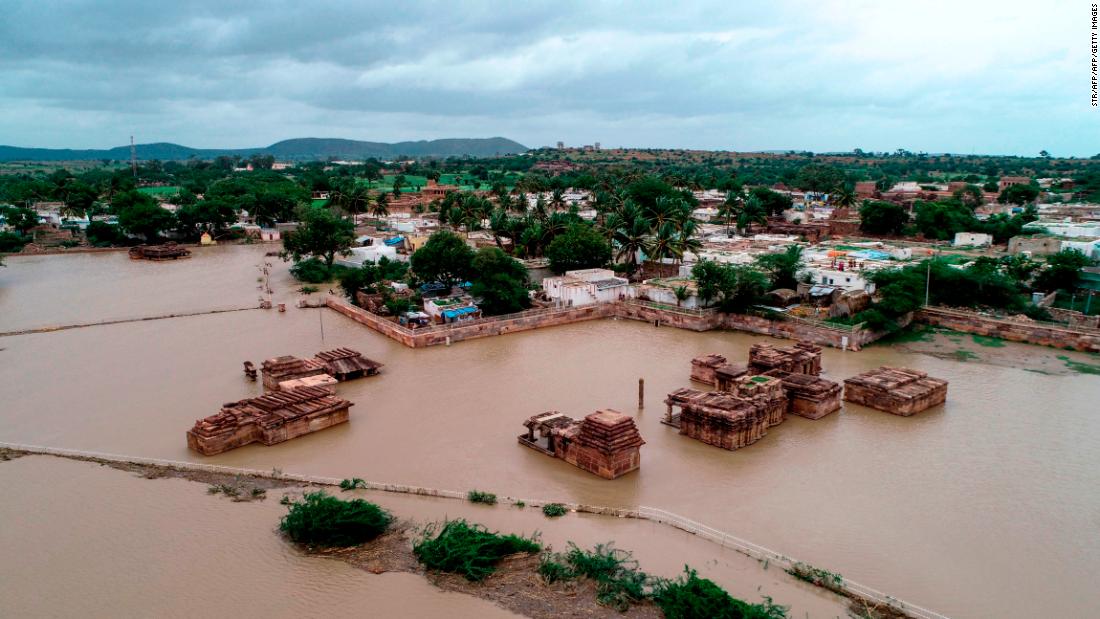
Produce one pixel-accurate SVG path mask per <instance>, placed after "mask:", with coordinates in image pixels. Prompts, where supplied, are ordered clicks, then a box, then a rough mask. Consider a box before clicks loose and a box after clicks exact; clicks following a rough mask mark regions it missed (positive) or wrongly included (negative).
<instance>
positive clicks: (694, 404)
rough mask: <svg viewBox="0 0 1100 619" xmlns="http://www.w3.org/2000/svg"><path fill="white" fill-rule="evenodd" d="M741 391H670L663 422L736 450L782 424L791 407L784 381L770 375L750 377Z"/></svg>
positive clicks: (741, 385)
mask: <svg viewBox="0 0 1100 619" xmlns="http://www.w3.org/2000/svg"><path fill="white" fill-rule="evenodd" d="M738 387H739V390H740V393H737V394H735V393H730V392H728V391H699V390H697V389H677V390H676V391H673V392H672V393H670V394H668V398H666V399H665V405H666V406H668V412H667V414H666V416H665V419H664V420H662V422H663V423H665V424H667V425H670V426H673V427H676V428H679V429H680V434H683V435H684V436H687V437H689V438H693V439H696V440H699V441H702V442H704V443H707V444H708V445H714V446H716V447H721V448H723V449H729V450H735V449H740V448H742V447H745V446H747V445H751V444H753V443H755V442H756V441H758V440H760V439H761V438H763V437H764V435H765V434H767V433H768V428H769V427H771V426H774V425H777V424H779V423H782V421H783V416H784V412H785V411H786V408H787V401H786V396H785V395H784V394H783V389H782V386H781V385H780V381H779V380H778V379H775V378H771V377H767V376H746V377H743V378H742V380H741V382H740V383H739V385H738ZM677 407H678V408H679V409H680V410H679V412H677V411H676V410H675V409H676V408H677Z"/></svg>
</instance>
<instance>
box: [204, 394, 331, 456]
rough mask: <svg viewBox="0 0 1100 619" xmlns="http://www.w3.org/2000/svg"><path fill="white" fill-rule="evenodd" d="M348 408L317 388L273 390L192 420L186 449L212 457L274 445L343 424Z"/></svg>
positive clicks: (224, 406)
mask: <svg viewBox="0 0 1100 619" xmlns="http://www.w3.org/2000/svg"><path fill="white" fill-rule="evenodd" d="M351 406H352V403H351V402H349V401H347V400H344V399H341V398H338V397H336V396H334V395H332V394H331V393H329V391H327V390H326V389H322V388H319V387H300V388H297V389H290V390H287V391H273V392H270V393H266V394H264V395H262V396H259V397H256V398H248V399H245V400H240V401H239V402H230V403H228V404H224V405H222V409H221V411H219V412H218V413H217V414H216V415H211V416H209V417H207V418H205V419H200V420H198V421H196V422H195V425H194V427H192V428H191V429H190V430H188V431H187V446H188V447H189V448H191V449H192V450H194V451H197V452H199V453H201V454H203V455H204V456H212V455H214V454H220V453H222V452H224V451H229V450H230V449H234V448H236V447H240V446H242V445H247V444H249V443H255V442H259V443H263V444H264V445H274V444H276V443H281V442H283V441H287V440H290V439H292V438H296V437H299V436H302V435H303V434H309V433H310V432H316V431H318V430H323V429H325V428H328V427H330V426H334V425H336V424H338V423H344V422H345V421H347V420H348V409H349V408H351Z"/></svg>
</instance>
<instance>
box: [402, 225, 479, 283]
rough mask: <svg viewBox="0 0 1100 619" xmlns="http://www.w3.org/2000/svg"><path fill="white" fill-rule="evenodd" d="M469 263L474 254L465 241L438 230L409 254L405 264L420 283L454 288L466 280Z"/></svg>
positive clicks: (469, 270)
mask: <svg viewBox="0 0 1100 619" xmlns="http://www.w3.org/2000/svg"><path fill="white" fill-rule="evenodd" d="M473 260H474V250H472V249H470V246H469V245H467V244H466V241H464V240H462V238H461V237H460V236H458V235H457V234H455V233H454V232H450V231H447V230H440V231H439V232H436V233H434V234H432V236H431V237H430V238H429V239H428V242H427V243H425V244H424V246H423V247H421V248H420V249H418V250H416V251H415V252H413V255H412V256H411V257H410V258H409V264H410V266H411V268H412V272H413V274H415V275H416V277H417V278H418V279H420V280H421V281H425V282H442V283H443V284H445V285H448V286H454V285H455V284H457V283H459V282H463V281H466V280H468V279H469V278H470V276H471V273H472V264H473Z"/></svg>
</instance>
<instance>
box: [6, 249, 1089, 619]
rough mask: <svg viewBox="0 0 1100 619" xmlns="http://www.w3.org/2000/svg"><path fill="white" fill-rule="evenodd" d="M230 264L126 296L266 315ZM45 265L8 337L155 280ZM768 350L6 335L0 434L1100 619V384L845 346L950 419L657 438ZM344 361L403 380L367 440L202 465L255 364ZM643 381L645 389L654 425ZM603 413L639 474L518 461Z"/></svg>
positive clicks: (152, 329) (908, 594) (142, 332)
mask: <svg viewBox="0 0 1100 619" xmlns="http://www.w3.org/2000/svg"><path fill="white" fill-rule="evenodd" d="M218 251H219V252H220V253H219V254H217V256H218V257H217V262H218V264H219V265H220V266H219V269H218V270H216V271H214V272H209V271H204V277H205V278H206V281H205V282H204V283H203V284H201V285H200V284H194V285H192V284H190V283H189V284H187V285H184V284H183V283H178V284H177V285H175V286H166V287H160V288H157V289H156V294H155V295H152V296H150V295H146V294H139V293H136V292H135V293H134V295H133V296H132V297H128V298H126V299H125V303H124V306H125V308H126V312H125V313H127V314H137V315H141V314H154V313H157V311H158V310H160V309H162V308H165V307H172V306H177V305H178V306H181V307H186V308H188V309H192V310H194V309H200V308H203V307H210V306H224V305H231V304H232V303H228V302H227V301H226V298H227V297H232V296H233V295H237V296H239V297H240V298H242V299H248V298H250V297H249V295H251V293H252V292H254V290H252V289H251V288H250V287H254V285H255V283H254V281H244V282H243V283H241V284H238V282H241V280H242V279H243V280H250V279H253V280H254V277H252V276H253V267H252V265H253V264H254V263H255V262H256V256H262V250H257V249H256V248H219V250H218ZM97 258H98V256H97ZM70 259H73V258H72V257H65V258H63V259H59V258H53V260H57V261H59V262H65V261H67V260H70ZM39 260H41V261H43V262H36V263H34V264H17V262H16V261H14V260H13V261H12V262H11V265H12V266H11V268H9V269H6V270H5V272H4V273H0V277H5V278H6V277H7V276H8V273H7V272H6V271H20V270H21V269H22V272H19V273H18V274H17V275H16V276H15V277H14V283H11V281H12V280H8V281H9V283H5V284H3V286H4V291H3V293H2V296H0V316H4V318H2V320H3V321H4V323H5V325H4V326H8V325H7V324H6V323H7V322H8V321H9V319H8V317H7V312H8V311H9V310H11V309H12V308H13V307H15V306H14V305H13V304H16V305H18V308H17V309H15V310H14V311H15V313H16V314H17V315H20V316H23V317H24V318H23V319H22V320H21V322H14V321H13V322H12V325H11V326H25V325H27V324H28V323H30V324H34V322H35V317H40V318H41V320H43V321H45V322H50V323H55V322H60V321H63V317H64V315H63V314H62V309H60V308H57V307H54V306H53V303H55V302H56V301H57V299H58V298H61V297H62V296H63V294H62V293H61V292H56V291H55V289H65V290H69V291H70V292H67V293H64V294H70V295H73V296H74V297H75V298H83V297H85V296H94V291H95V290H96V289H98V288H99V287H108V288H111V289H114V290H126V289H132V288H131V285H130V284H124V283H120V282H119V281H118V280H127V279H128V278H131V277H137V278H141V277H143V275H141V274H143V273H144V272H145V267H146V266H148V265H146V264H145V263H131V262H129V261H127V260H125V259H122V260H118V261H116V262H112V263H111V264H112V265H113V268H114V270H113V271H111V272H110V273H98V274H97V273H96V272H94V271H90V272H85V273H83V275H82V276H81V277H75V276H73V275H71V274H70V271H68V270H67V269H65V268H64V267H63V266H57V265H54V264H52V263H51V262H50V261H49V260H48V259H45V258H42V259H39ZM184 264H187V265H196V266H195V268H196V269H198V267H199V266H200V265H202V264H203V262H202V260H201V259H193V260H191V261H188V262H186V263H179V264H169V265H166V266H167V268H168V269H177V268H180V265H184ZM153 266H162V265H153ZM187 268H190V267H187V266H184V267H183V269H187ZM279 269H280V271H279V273H277V275H276V282H277V283H276V294H277V295H283V298H284V299H288V298H290V297H289V294H290V291H289V282H288V281H287V280H286V278H285V267H284V266H280V267H279ZM135 273H137V274H135ZM176 277H179V276H176ZM40 278H48V279H49V280H50V283H49V285H47V284H46V283H43V282H40V281H39V279H40ZM178 281H179V282H184V281H185V278H182V277H181V278H180V279H179V280H178ZM28 282H37V283H33V284H29V283H28ZM236 285H241V286H242V287H244V288H246V290H243V291H236V289H235V286H236ZM25 286H26V287H27V288H25ZM207 290H210V291H216V292H214V293H210V292H207ZM47 291H49V292H47ZM15 298H18V299H19V300H18V302H17V303H16V301H14V300H13V299H15ZM279 300H280V299H278V298H277V299H276V301H279ZM32 308H33V309H32ZM92 310H94V312H92V313H93V314H94V315H92V316H89V317H85V316H84V314H83V313H81V312H80V311H79V309H77V308H65V309H64V311H65V312H72V315H74V316H78V317H79V318H80V320H81V321H84V320H86V319H87V318H99V317H109V316H112V315H111V314H110V313H109V312H110V310H108V309H107V308H106V306H104V305H98V306H93V307H92V309H91V310H89V311H90V312H91V311H92ZM322 321H323V324H324V335H325V339H324V341H323V342H322V340H321V335H320V333H321V331H320V323H321V322H322ZM0 330H3V329H0ZM760 339H761V338H756V337H751V336H747V335H744V334H738V333H702V334H700V333H691V332H686V331H679V330H675V329H669V328H654V327H652V326H650V325H647V324H643V323H635V322H626V321H600V322H589V323H582V324H577V325H572V326H567V327H559V328H555V329H550V330H543V331H539V332H532V333H522V334H515V335H509V336H506V337H499V338H490V339H485V340H475V341H469V342H463V343H461V344H457V345H455V346H452V347H438V348H431V349H424V350H416V351H413V350H410V349H406V348H404V347H401V346H400V345H398V344H396V343H394V342H392V341H390V340H388V339H386V338H384V337H382V336H379V335H377V334H375V333H373V332H371V331H367V330H365V329H363V328H361V327H359V326H358V325H356V324H354V323H352V322H351V321H348V320H346V319H343V318H342V317H340V316H338V315H336V314H335V313H333V312H329V311H326V312H325V313H323V314H319V310H297V309H290V310H289V311H288V312H287V313H285V314H278V313H276V312H261V311H255V312H243V313H233V314H220V315H212V316H198V317H192V318H180V319H172V320H169V321H159V322H149V323H131V324H125V325H116V326H107V327H95V328H88V329H79V330H73V331H65V332H58V333H45V334H35V335H27V336H19V337H9V338H4V339H3V340H2V341H0V348H6V350H3V351H0V385H5V387H3V389H4V395H5V398H4V401H5V406H4V410H3V412H2V413H0V415H2V427H3V430H2V432H0V434H2V435H3V436H2V438H3V439H5V440H11V441H23V442H31V443H39V444H46V445H53V446H62V447H70V448H82V449H91V450H99V451H108V452H117V453H125V454H136V455H147V456H156V457H161V458H173V459H191V460H202V461H206V462H215V463H219V464H227V465H233V466H249V467H256V468H271V467H273V466H277V467H280V468H282V469H284V470H287V471H295V472H306V473H314V474H321V475H331V476H336V477H349V476H356V477H363V478H369V479H376V480H384V481H395V482H404V483H412V484H421V485H428V486H434V487H442V488H447V489H455V490H467V489H470V488H474V487H477V488H480V489H483V490H490V491H494V492H497V493H501V494H511V495H516V496H532V497H548V498H559V499H565V500H576V501H583V502H591V503H598V504H608V505H638V504H642V505H650V506H656V507H661V508H664V509H668V510H670V511H674V512H677V513H680V514H683V515H686V516H689V517H691V518H695V519H697V520H700V521H702V522H705V523H707V524H709V525H712V526H715V527H717V528H720V529H724V530H727V531H731V532H733V533H736V534H737V535H740V536H742V537H745V538H748V539H751V540H753V541H755V542H757V543H760V544H763V545H765V546H768V547H771V548H773V549H775V550H777V551H780V552H783V553H786V554H790V555H793V556H796V557H799V558H800V559H803V560H806V561H809V562H811V563H814V564H816V565H820V566H822V567H827V568H828V569H831V570H834V571H838V572H840V573H842V574H844V575H845V576H848V577H850V578H852V579H854V580H857V581H860V582H863V583H865V584H868V585H871V586H874V587H876V588H879V589H882V590H884V591H887V592H889V593H891V594H893V595H896V596H898V597H900V598H902V599H906V600H909V601H912V602H915V603H918V604H921V605H924V606H928V607H931V608H934V609H936V610H939V611H941V612H944V613H946V614H948V615H951V616H959V617H985V616H1002V617H1011V616H1019V617H1026V616H1037V615H1044V614H1056V615H1061V616H1089V615H1095V614H1097V613H1100V602H1097V599H1096V598H1095V596H1090V595H1086V593H1087V592H1089V591H1091V590H1092V583H1091V577H1090V574H1094V573H1096V572H1097V571H1098V570H1100V537H1098V536H1096V535H1095V530H1096V527H1097V525H1098V524H1100V521H1098V520H1097V518H1098V517H1100V516H1098V514H1100V494H1098V493H1097V492H1096V490H1095V489H1096V488H1097V487H1098V482H1100V451H1098V450H1096V449H1094V448H1093V447H1092V446H1093V445H1094V444H1095V442H1096V440H1097V437H1100V415H1097V414H1096V406H1095V401H1096V400H1097V396H1100V381H1098V380H1096V378H1095V377H1090V376H1082V375H1074V376H1046V375H1041V374H1036V373H1031V372H1024V371H1020V370H1014V369H1009V368H1002V367H990V366H984V365H981V364H975V363H960V362H954V361H948V360H941V359H936V358H932V357H928V356H923V355H912V354H904V353H899V352H897V351H894V350H892V349H889V348H872V349H870V350H865V351H863V352H860V353H845V352H841V351H835V350H827V351H826V353H825V359H824V362H823V366H824V367H825V370H826V375H827V377H830V378H832V379H834V380H839V379H842V378H843V377H846V376H850V375H852V374H856V373H858V372H861V371H863V370H865V369H869V368H871V367H875V366H878V365H882V364H893V365H907V366H910V367H915V368H918V369H922V370H925V371H928V372H929V373H930V374H933V375H935V376H941V377H943V378H947V379H948V380H950V381H951V386H950V390H949V394H948V403H947V405H946V406H944V407H940V408H937V409H932V410H929V411H926V412H924V413H922V414H919V415H917V416H915V417H911V418H900V417H894V416H892V415H888V414H885V413H880V412H877V411H872V410H868V409H864V408H860V407H856V406H846V407H845V408H844V409H843V410H842V411H841V412H840V413H839V414H835V415H831V416H829V417H826V418H824V419H821V420H818V421H809V420H804V419H801V418H797V417H795V418H792V419H789V420H788V421H786V422H785V423H783V424H782V425H780V426H778V427H776V428H773V429H772V430H771V431H770V432H769V434H768V436H767V437H765V438H764V439H763V440H761V441H760V442H758V443H756V444H754V445H753V446H751V447H749V448H747V449H744V450H741V451H737V452H726V451H722V450H719V449H716V448H713V447H709V446H707V445H703V444H702V443H698V442H696V441H692V440H689V439H686V438H683V437H680V436H679V435H677V434H676V433H675V431H673V430H671V429H669V428H667V427H665V426H663V425H661V424H660V423H659V419H660V416H661V414H662V413H663V408H664V406H663V404H661V403H660V401H661V400H662V399H663V397H664V394H666V393H667V392H668V391H671V390H672V389H673V388H676V387H680V386H685V385H687V383H688V381H687V376H688V370H689V361H690V359H691V358H692V357H693V356H695V355H698V354H702V353H707V352H721V353H723V354H726V355H727V356H728V357H730V358H732V359H742V358H744V357H745V356H746V354H747V351H748V347H749V346H750V345H751V343H752V342H754V341H760ZM336 346H348V347H351V348H356V349H359V350H361V351H363V353H364V354H366V355H367V356H369V357H372V358H375V359H378V360H380V361H382V362H384V363H386V368H385V369H384V371H383V374H382V375H381V376H379V377H376V378H369V379H364V380H361V381H357V382H352V383H347V384H342V385H341V386H340V394H341V395H342V396H344V397H346V398H348V399H350V400H352V401H354V402H355V406H354V407H353V408H352V421H351V422H350V423H348V424H345V425H343V426H341V427H337V428H333V429H329V430H325V431H324V432H321V433H318V434H315V435H311V436H308V437H304V438H301V439H296V440H294V441H291V442H288V443H285V444H281V445H278V446H274V447H263V446H249V447H246V448H242V449H238V450H236V451H234V452H230V453H227V454H224V455H221V456H218V457H214V458H206V459H203V458H202V457H201V456H198V455H196V454H191V453H189V452H188V451H187V450H186V448H185V442H184V431H185V430H186V429H187V428H188V427H189V426H190V424H191V423H192V422H193V421H194V420H195V419H196V418H198V417H202V416H206V415H208V414H211V413H213V412H216V410H217V409H218V406H219V405H220V404H221V403H223V402H226V401H230V400H235V399H239V398H242V397H246V396H249V395H253V394H255V393H257V392H258V386H257V384H256V383H249V382H247V381H246V380H245V379H244V377H243V374H242V373H241V370H240V367H241V362H242V361H244V360H245V359H250V360H252V361H254V362H258V361H260V360H262V359H264V358H267V357H272V356H276V355H280V354H297V355H310V354H312V353H314V352H316V351H318V350H321V349H323V348H332V347H336ZM1021 349H1022V350H1027V348H1026V347H1021ZM638 378H645V383H646V389H647V393H646V402H647V404H648V406H647V407H646V408H645V409H644V410H642V411H638V410H637V409H636V397H637V396H636V390H637V380H638ZM600 407H612V408H617V409H619V410H621V411H624V412H627V413H630V414H636V415H637V420H638V423H639V427H640V429H641V431H642V434H643V436H644V437H645V439H646V441H647V445H646V446H645V447H643V448H642V469H641V471H639V473H637V474H632V475H629V476H627V477H624V478H622V479H619V480H616V481H612V482H609V481H605V480H602V479H599V478H596V477H594V476H591V475H588V474H586V473H584V472H583V471H580V470H579V469H576V468H574V467H571V466H569V465H567V464H565V463H562V462H559V461H555V460H553V459H550V458H547V457H546V456H543V455H540V454H538V453H536V452H534V451H532V450H529V449H524V448H523V447H521V446H519V445H517V444H516V439H515V437H516V436H517V435H518V434H519V433H520V432H521V431H522V429H523V428H522V426H521V425H520V422H521V421H522V420H523V419H525V418H526V417H528V416H530V415H532V414H534V413H537V412H541V411H544V410H549V409H557V410H561V411H563V412H565V413H567V414H571V415H574V416H580V415H583V414H585V413H587V412H591V411H593V410H596V409H597V408H600ZM634 546H637V544H634Z"/></svg>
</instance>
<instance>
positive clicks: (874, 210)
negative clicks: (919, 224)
mask: <svg viewBox="0 0 1100 619" xmlns="http://www.w3.org/2000/svg"><path fill="white" fill-rule="evenodd" d="M859 219H860V222H859V229H860V230H863V231H864V232H867V233H869V234H901V232H902V230H904V229H905V226H906V225H907V224H908V223H909V213H908V212H906V210H905V207H904V206H902V205H900V204H893V203H891V202H875V201H871V200H866V201H864V202H863V206H861V207H860V208H859Z"/></svg>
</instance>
